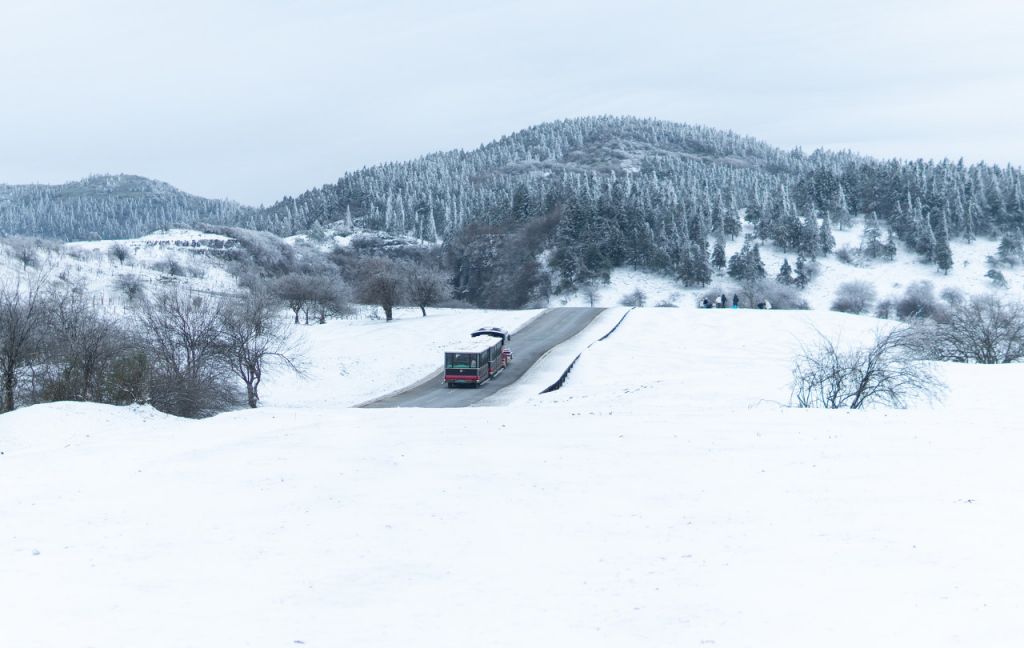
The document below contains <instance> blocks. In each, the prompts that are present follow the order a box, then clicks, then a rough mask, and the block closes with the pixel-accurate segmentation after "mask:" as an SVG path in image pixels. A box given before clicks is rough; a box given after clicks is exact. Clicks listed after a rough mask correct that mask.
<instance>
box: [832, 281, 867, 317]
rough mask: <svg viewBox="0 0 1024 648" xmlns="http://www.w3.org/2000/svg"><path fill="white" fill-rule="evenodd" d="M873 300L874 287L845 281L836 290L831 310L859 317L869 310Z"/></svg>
mask: <svg viewBox="0 0 1024 648" xmlns="http://www.w3.org/2000/svg"><path fill="white" fill-rule="evenodd" d="M875 298H876V294H875V287H874V286H873V285H871V284H870V283H868V282H867V281H847V282H845V283H842V284H839V288H837V289H836V298H835V300H833V302H832V310H834V311H839V312H840V313H852V314H854V315H860V314H861V313H866V312H868V311H869V310H870V309H871V306H872V305H873V304H874V303H875Z"/></svg>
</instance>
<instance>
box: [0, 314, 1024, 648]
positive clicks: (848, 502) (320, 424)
mask: <svg viewBox="0 0 1024 648" xmlns="http://www.w3.org/2000/svg"><path fill="white" fill-rule="evenodd" d="M624 312H625V311H624V310H622V309H617V310H616V311H615V312H609V313H605V314H604V315H602V316H601V317H600V318H598V320H597V321H595V322H594V324H593V325H592V326H591V327H590V328H588V329H587V330H585V331H584V332H583V333H581V334H580V335H578V336H577V337H576V338H574V339H572V340H570V341H568V342H567V343H565V348H562V349H555V350H553V351H552V353H551V354H550V355H549V358H550V357H555V356H558V357H560V358H561V359H562V360H564V359H565V358H570V356H571V357H575V354H576V353H579V352H580V350H582V349H585V350H584V351H583V354H582V355H581V357H580V360H579V361H578V362H577V365H576V367H575V368H574V370H573V372H572V374H570V379H569V381H568V383H567V384H566V386H565V387H564V388H563V389H561V390H559V391H557V392H552V393H550V394H546V395H543V396H540V395H537V393H536V392H534V391H529V393H526V392H523V393H520V394H519V395H517V396H514V397H509V398H507V399H506V400H507V404H506V405H502V406H492V407H484V408H473V409H468V410H457V411H453V410H415V409H411V410H407V409H395V410H376V409H374V410H362V409H347V408H340V407H335V406H334V405H340V404H343V403H345V402H352V401H356V400H358V399H359V398H360V397H361V396H357V395H349V391H350V390H353V389H356V386H357V385H358V384H359V383H361V382H363V381H369V382H370V383H372V390H377V391H383V390H386V389H389V388H390V387H391V386H393V385H394V384H395V382H396V381H397V380H398V378H395V377H385V378H379V376H380V374H381V372H382V370H384V371H385V372H391V371H394V373H403V374H404V375H403V379H413V378H416V377H417V375H418V374H417V369H416V367H417V366H418V365H417V364H416V363H417V362H418V360H417V358H418V357H419V355H418V354H419V353H420V352H421V350H414V349H413V348H411V347H410V348H408V349H407V348H406V347H405V346H403V345H404V344H405V341H410V342H411V341H416V342H417V343H418V346H433V347H434V350H433V351H430V352H429V353H427V352H425V351H424V352H423V357H424V359H425V360H424V362H426V358H427V356H431V358H432V360H431V362H433V363H434V364H433V366H437V365H438V364H439V362H440V359H439V356H438V355H437V354H436V353H435V352H436V350H437V349H440V348H441V347H442V346H443V344H444V343H446V339H445V338H446V337H448V336H450V335H453V334H459V333H462V332H466V331H471V330H474V329H476V328H478V327H480V326H504V327H506V328H509V329H510V330H512V329H515V328H516V327H517V326H518V325H520V324H521V323H522V322H523V321H524V320H523V319H519V320H516V319H515V317H513V316H512V315H509V316H507V317H506V316H505V315H501V314H499V313H487V314H480V313H479V312H477V311H463V312H458V311H453V312H449V313H442V312H431V314H430V316H429V317H426V318H422V317H419V316H413V314H412V313H403V314H402V317H401V318H400V319H399V320H397V321H395V322H392V323H384V322H382V321H372V320H361V321H360V320H353V321H345V322H337V323H334V324H330V325H325V326H311V327H301V328H303V330H304V331H305V332H306V334H307V341H308V342H310V343H312V344H314V347H315V348H319V347H320V345H327V344H328V343H329V342H330V343H332V344H334V345H335V347H332V348H333V350H331V351H329V352H325V353H322V354H318V355H317V356H316V357H315V360H314V367H312V369H311V371H313V372H314V373H315V372H319V371H321V370H322V371H323V373H322V374H316V376H317V377H316V378H315V379H314V380H313V381H312V383H313V384H310V383H302V382H300V381H298V379H296V381H295V382H294V383H288V380H291V379H288V380H285V379H284V378H268V382H267V384H266V386H265V388H266V390H267V391H266V394H267V397H266V398H267V400H268V404H271V403H270V401H272V400H273V401H276V402H275V403H274V404H278V405H282V406H280V407H267V408H263V409H259V410H254V411H241V412H233V413H228V414H224V415H221V416H217V417H214V418H211V419H206V420H201V421H185V420H180V419H176V418H173V417H169V416H165V415H162V414H159V413H157V412H154V411H153V410H151V409H149V408H144V407H142V408H140V407H135V408H114V407H109V406H102V405H93V404H76V403H55V404H49V405H42V406H34V407H29V408H25V409H22V410H19V411H16V412H14V413H11V414H6V415H4V416H2V417H0V452H3V454H2V455H0V510H2V511H4V516H3V519H4V525H3V526H2V527H0V529H2V531H0V609H2V610H4V621H3V628H2V632H3V639H4V641H3V643H4V644H5V645H12V646H26V647H32V646H40V647H49V646H55V647H56V646H69V645H81V646H134V645H145V646H151V647H154V648H159V647H162V646H175V647H178V646H257V647H262V646H268V647H269V646H284V645H299V642H301V644H302V645H306V646H339V645H355V646H409V645H416V646H465V645H486V646H524V645H537V646H569V645H586V646H637V645H642V646H708V645H713V646H815V647H816V646H826V645H827V646H851V647H857V648H861V647H863V646H929V647H941V646H963V645H968V646H1009V645H1016V643H1018V641H1019V637H1020V636H1021V635H1022V633H1024V617H1022V616H1021V615H1020V614H1019V610H1020V601H1021V600H1024V582H1022V581H1021V579H1020V578H1019V574H1021V573H1024V554H1022V553H1021V552H1020V549H1019V548H1020V546H1021V545H1022V543H1024V525H1022V524H1021V508H1020V502H1021V500H1022V497H1024V481H1022V479H1021V477H1020V470H1019V466H1020V464H1021V460H1022V459H1024V437H1021V435H1020V434H1019V423H1018V421H1017V418H1018V416H1017V408H1016V403H1015V400H1014V398H1013V396H1014V393H1015V389H1014V387H1018V388H1019V385H1020V384H1022V381H1024V366H1014V365H1010V366H1001V367H978V366H963V365H941V366H940V367H939V368H940V370H941V372H942V374H943V376H944V377H945V379H946V380H947V382H948V383H949V388H950V393H949V396H948V397H947V399H946V401H945V402H943V403H941V404H936V405H928V404H925V403H920V404H917V405H916V406H915V407H913V408H912V409H908V410H873V411H861V412H846V411H813V410H797V409H791V408H788V407H784V406H783V405H784V403H785V401H786V399H787V396H788V380H789V367H790V363H791V360H792V353H793V351H794V350H795V349H796V348H797V346H798V344H799V341H800V339H806V332H807V330H808V329H816V330H820V331H822V332H824V333H827V334H829V335H841V336H842V337H843V339H844V340H848V341H851V342H853V341H856V340H860V339H866V338H868V337H870V335H871V333H872V332H873V331H874V330H875V328H877V327H878V326H880V325H884V323H880V322H879V321H877V320H873V319H871V318H865V317H854V316H849V315H841V314H837V313H829V312H782V311H754V310H747V311H744V310H739V311H734V310H698V309H694V308H679V309H668V308H647V309H634V310H632V311H630V312H629V314H628V315H627V316H626V318H625V320H624V321H623V323H622V325H621V326H620V327H619V329H618V330H617V331H616V332H615V333H614V334H613V335H611V336H610V337H609V338H608V339H606V340H604V341H600V342H598V341H596V340H597V338H598V337H600V336H601V335H603V334H604V333H606V332H607V331H608V330H609V329H610V328H611V326H613V325H614V324H615V322H616V321H618V319H619V318H621V316H622V315H623V314H624ZM523 316H524V317H529V316H530V314H528V313H527V314H523ZM514 339H515V336H514V335H513V340H514ZM343 345H345V346H343ZM414 346H417V345H414ZM588 346H589V348H587V347H588ZM403 351H408V352H409V355H408V358H409V360H408V362H409V363H410V364H409V365H408V368H405V367H404V366H399V365H397V364H396V363H397V362H401V361H402V358H403V355H404V354H403ZM348 353H351V354H353V355H354V357H357V358H359V360H358V361H356V362H351V363H349V364H347V365H345V368H346V371H347V374H346V375H342V374H341V372H340V370H339V365H338V363H339V362H342V361H343V359H344V358H345V357H346V356H345V354H348ZM375 354H377V355H376V356H375ZM387 354H394V355H387ZM375 357H376V358H378V359H380V360H384V361H385V362H383V363H382V362H377V361H372V360H374V358H375ZM570 360H571V358H570ZM544 362H545V361H544V360H542V362H541V365H543V364H544ZM538 368H540V367H538ZM562 368H564V365H562ZM551 369H552V367H551V365H550V364H549V365H548V368H547V371H550V370H551ZM526 380H528V381H529V380H531V377H530V376H527V378H526ZM532 380H534V381H535V382H538V383H542V382H543V381H541V380H538V379H536V378H533V379H532ZM275 381H280V383H281V384H280V385H279V387H278V388H277V389H278V391H277V393H276V394H275V393H274V390H275V387H274V385H275ZM321 382H323V383H327V384H328V387H327V388H321V387H320V386H318V383H321ZM286 383H287V384H286ZM302 385H305V390H306V391H308V392H309V393H308V394H301V393H300V392H301V389H300V387H301V386H302ZM314 385H317V386H314ZM330 387H333V390H334V392H335V396H336V399H335V400H330V399H329V398H328V392H329V391H330V389H329V388H330ZM321 389H322V390H323V391H318V390H321ZM367 390H368V391H370V390H371V389H370V387H369V386H367ZM303 399H305V400H303ZM329 405H330V406H329Z"/></svg>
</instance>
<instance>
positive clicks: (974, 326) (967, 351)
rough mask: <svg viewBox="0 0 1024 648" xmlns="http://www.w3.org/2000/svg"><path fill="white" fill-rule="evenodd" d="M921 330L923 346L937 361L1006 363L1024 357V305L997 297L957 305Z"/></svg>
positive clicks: (989, 296) (919, 334)
mask: <svg viewBox="0 0 1024 648" xmlns="http://www.w3.org/2000/svg"><path fill="white" fill-rule="evenodd" d="M917 331H918V335H917V342H918V345H919V347H920V348H921V349H922V350H923V352H924V353H925V354H926V355H927V356H928V357H930V358H933V359H935V360H948V361H952V362H976V363H978V364H1002V363H1008V362H1016V361H1018V360H1020V359H1021V358H1024V304H1022V303H1021V302H1010V301H1004V300H1002V299H999V298H998V297H996V296H994V295H976V296H974V297H971V298H970V299H969V300H965V301H963V302H961V303H959V304H956V305H954V306H953V307H952V308H950V309H949V312H948V313H947V314H946V316H945V317H943V318H942V319H941V320H939V321H934V322H928V323H923V324H921V325H920V326H919V327H918V329H917Z"/></svg>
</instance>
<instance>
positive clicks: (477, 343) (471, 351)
mask: <svg viewBox="0 0 1024 648" xmlns="http://www.w3.org/2000/svg"><path fill="white" fill-rule="evenodd" d="M511 339H512V336H511V335H509V334H508V331H506V330H504V329H500V328H486V329H479V330H477V331H474V332H473V333H471V334H470V339H468V340H466V341H465V342H461V343H459V344H458V345H455V346H453V347H450V348H448V349H445V351H444V382H445V384H446V385H448V387H454V386H455V385H472V386H474V387H477V386H479V385H481V384H483V383H485V382H487V381H488V380H490V379H491V378H494V377H495V376H496V375H498V374H499V373H501V372H502V370H504V369H505V367H507V366H508V364H509V362H511V360H512V350H511V349H509V346H508V343H509V341H510V340H511Z"/></svg>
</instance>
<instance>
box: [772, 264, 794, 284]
mask: <svg viewBox="0 0 1024 648" xmlns="http://www.w3.org/2000/svg"><path fill="white" fill-rule="evenodd" d="M775 281H778V282H779V283H780V284H782V285H783V286H792V285H793V282H794V281H795V278H794V277H793V268H791V267H790V265H789V259H788V258H783V259H782V265H781V266H779V274H777V275H776V276H775Z"/></svg>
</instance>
